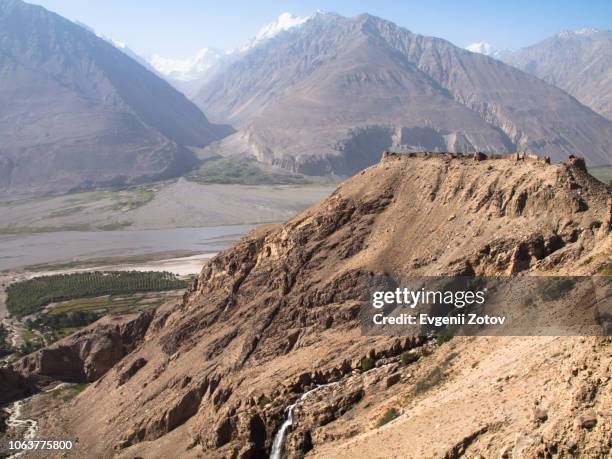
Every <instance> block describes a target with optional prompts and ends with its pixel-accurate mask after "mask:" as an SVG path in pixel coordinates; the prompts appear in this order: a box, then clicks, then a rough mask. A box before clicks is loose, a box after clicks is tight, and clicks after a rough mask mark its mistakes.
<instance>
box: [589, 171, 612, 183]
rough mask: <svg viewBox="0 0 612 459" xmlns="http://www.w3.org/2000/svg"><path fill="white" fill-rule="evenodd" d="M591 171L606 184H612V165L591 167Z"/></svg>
mask: <svg viewBox="0 0 612 459" xmlns="http://www.w3.org/2000/svg"><path fill="white" fill-rule="evenodd" d="M588 169H589V173H590V174H591V175H592V176H594V177H596V178H597V179H599V180H601V181H602V182H604V183H605V184H606V185H612V166H596V167H589V168H588Z"/></svg>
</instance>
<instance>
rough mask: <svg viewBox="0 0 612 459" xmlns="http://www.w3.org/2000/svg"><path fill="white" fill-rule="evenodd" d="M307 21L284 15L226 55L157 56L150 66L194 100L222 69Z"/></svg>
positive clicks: (217, 51)
mask: <svg viewBox="0 0 612 459" xmlns="http://www.w3.org/2000/svg"><path fill="white" fill-rule="evenodd" d="M308 19H309V18H308V17H305V18H300V17H297V16H294V15H293V14H291V13H282V14H281V15H279V17H278V18H277V19H276V20H274V21H272V22H271V23H269V24H267V25H265V26H264V27H262V28H261V29H260V30H259V31H258V32H257V34H256V35H255V37H253V38H251V39H250V40H248V41H247V42H246V43H244V44H243V45H242V46H239V47H238V48H236V49H232V50H229V51H223V50H220V49H217V48H202V49H201V50H199V51H198V52H197V53H196V54H195V55H194V56H192V57H190V58H187V59H168V58H164V57H162V56H159V55H157V54H154V55H153V56H151V57H150V58H149V59H148V64H149V65H150V66H152V67H153V68H154V69H155V70H156V71H157V72H158V73H159V74H160V75H163V76H164V78H166V79H167V80H168V82H169V83H171V84H172V85H174V86H175V87H176V88H177V89H179V90H180V91H182V92H183V93H185V94H186V95H187V96H188V97H192V96H194V95H195V94H196V93H197V91H198V90H199V89H200V88H201V87H202V86H203V85H204V84H205V83H206V82H207V81H208V80H209V79H210V78H211V76H212V75H213V74H214V73H215V72H217V71H219V69H220V68H222V67H223V66H226V65H228V64H229V63H231V62H233V61H235V60H236V59H239V58H240V56H241V55H242V54H244V53H246V52H247V51H249V50H250V49H253V48H255V47H257V46H259V45H260V44H262V43H264V42H266V41H267V40H269V39H270V38H272V37H275V36H276V35H278V34H279V33H281V32H284V31H285V30H289V29H291V28H292V27H297V26H300V25H301V24H303V23H304V22H306V21H307V20H308Z"/></svg>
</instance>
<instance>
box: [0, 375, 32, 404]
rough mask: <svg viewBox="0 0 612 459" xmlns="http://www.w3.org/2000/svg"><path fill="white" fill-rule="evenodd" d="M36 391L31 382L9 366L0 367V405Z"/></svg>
mask: <svg viewBox="0 0 612 459" xmlns="http://www.w3.org/2000/svg"><path fill="white" fill-rule="evenodd" d="M35 391H36V386H35V385H34V384H33V382H32V381H31V380H30V379H29V378H27V377H24V376H23V375H22V374H20V373H18V372H16V371H15V370H14V369H13V368H11V367H4V368H0V406H3V405H6V404H7V403H10V402H12V401H14V400H18V399H21V398H25V397H27V396H29V395H32V394H33V393H34V392H35Z"/></svg>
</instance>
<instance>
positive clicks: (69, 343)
mask: <svg viewBox="0 0 612 459" xmlns="http://www.w3.org/2000/svg"><path fill="white" fill-rule="evenodd" d="M153 315H154V313H153V311H147V312H144V313H140V314H128V315H124V316H115V317H104V318H102V319H100V320H99V321H97V322H95V323H94V324H92V325H90V326H89V327H86V328H85V329H83V330H81V331H79V332H77V333H75V334H74V335H70V336H69V337H67V338H64V339H62V340H60V341H58V342H56V343H54V344H52V345H50V346H48V347H45V348H43V349H40V350H38V351H36V352H33V353H32V354H29V355H27V356H25V357H23V358H22V359H21V360H19V361H17V362H16V363H15V364H14V365H13V366H12V367H11V371H13V372H14V373H16V374H19V375H20V376H21V378H23V379H24V380H27V381H29V383H30V384H31V385H32V386H34V387H39V388H40V387H41V386H43V385H44V384H45V383H48V382H49V381H53V380H60V381H64V382H79V383H86V382H92V381H96V380H97V379H99V378H100V377H101V376H103V375H104V374H105V373H106V372H107V371H108V370H109V369H110V368H112V367H113V365H115V364H116V363H117V362H119V361H120V360H121V359H122V358H123V357H125V356H126V355H127V354H129V353H130V352H132V351H133V350H134V349H135V348H136V347H137V346H138V345H139V344H140V343H141V342H142V340H143V338H144V336H145V333H146V331H147V328H148V327H149V324H150V323H151V320H152V319H153Z"/></svg>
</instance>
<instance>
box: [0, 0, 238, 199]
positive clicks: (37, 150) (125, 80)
mask: <svg viewBox="0 0 612 459" xmlns="http://www.w3.org/2000/svg"><path fill="white" fill-rule="evenodd" d="M0 120H1V122H0V138H2V144H1V145H0V191H2V192H6V191H10V192H11V193H21V192H23V193H29V192H39V193H42V192H52V191H67V190H71V189H78V188H88V187H92V186H97V185H121V184H131V183H137V182H141V181H145V180H153V179H160V178H167V177H172V176H176V175H179V174H181V173H183V172H185V171H187V170H189V169H190V168H192V167H193V166H194V164H195V163H196V158H195V156H194V154H193V152H192V151H191V150H190V149H188V148H187V146H195V147H203V146H206V145H207V144H209V143H210V142H211V141H214V140H218V139H220V138H222V137H223V136H224V135H226V134H227V133H228V132H229V131H230V129H229V128H228V127H227V126H215V125H213V124H211V123H209V122H208V120H207V119H206V117H205V116H204V114H203V113H202V112H201V111H200V110H199V109H198V108H197V107H196V106H195V105H194V104H193V103H192V102H190V101H189V100H188V99H187V98H186V97H185V96H184V95H183V94H181V93H179V92H178V91H176V90H175V89H174V88H172V87H171V86H170V85H169V84H168V83H167V82H166V81H164V80H162V79H161V78H159V77H158V76H156V75H155V74H153V73H152V72H150V71H149V70H147V69H146V68H144V67H143V66H142V65H141V64H139V63H138V62H136V61H135V60H134V59H132V58H130V57H128V56H127V55H126V54H125V53H123V52H121V51H120V50H118V49H117V48H116V47H115V46H113V45H112V44H110V43H109V42H107V41H106V40H104V39H102V38H100V37H98V36H96V35H95V34H94V33H92V32H91V31H90V30H87V29H86V28H83V27H81V26H79V25H77V24H75V23H73V22H71V21H68V20H66V19H64V18H62V17H61V16H59V15H57V14H54V13H51V12H49V11H47V10H45V9H44V8H42V7H38V6H34V5H29V4H26V3H24V2H21V1H19V0H1V1H0Z"/></svg>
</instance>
